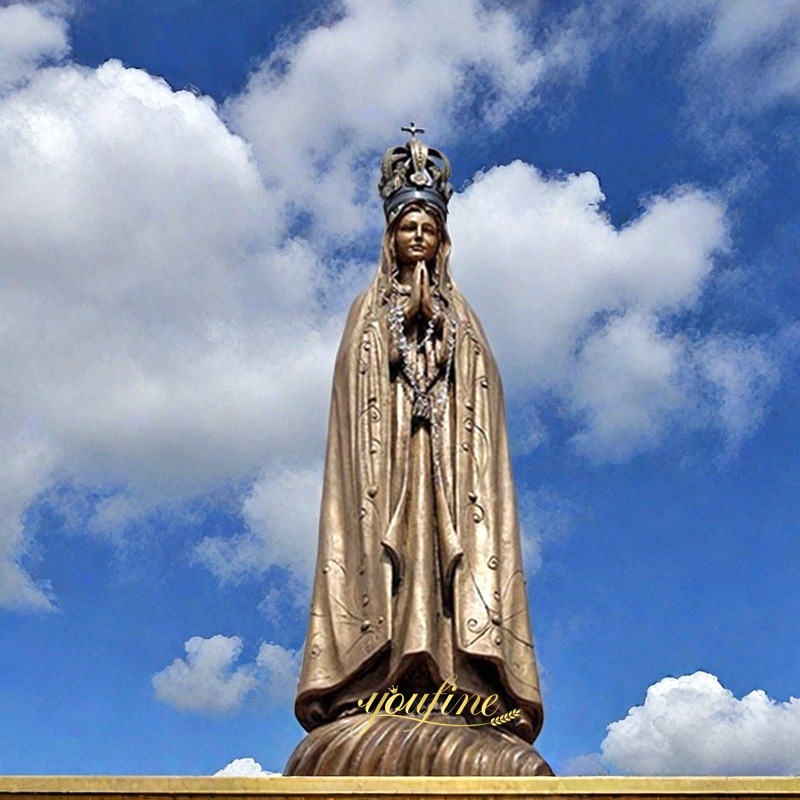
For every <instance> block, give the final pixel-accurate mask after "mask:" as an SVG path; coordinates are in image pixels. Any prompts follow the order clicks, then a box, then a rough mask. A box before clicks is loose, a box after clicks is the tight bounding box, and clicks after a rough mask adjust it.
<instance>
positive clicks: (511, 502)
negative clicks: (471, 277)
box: [287, 124, 552, 775]
mask: <svg viewBox="0 0 800 800" xmlns="http://www.w3.org/2000/svg"><path fill="white" fill-rule="evenodd" d="M408 131H409V133H410V134H411V138H410V139H409V140H408V142H407V143H406V144H405V146H400V147H395V148H391V149H390V150H389V151H387V153H386V155H385V156H384V159H383V162H382V169H381V182H380V189H381V195H382V197H383V199H384V211H385V214H386V228H385V231H384V235H383V241H382V246H381V257H380V261H379V264H378V268H377V271H376V273H375V276H374V278H373V280H372V282H371V284H370V286H369V287H368V288H367V290H366V291H365V292H363V293H362V294H361V295H359V296H358V297H357V298H356V300H355V302H354V303H353V306H352V308H351V310H350V314H349V316H348V319H347V323H346V326H345V330H344V334H343V336H342V341H341V345H340V347H339V352H338V356H337V359H336V366H335V371H334V378H333V397H332V400H331V411H330V419H329V428H328V447H327V457H326V464H325V478H324V484H323V499H322V509H321V517H320V530H319V548H318V561H317V570H316V575H315V583H314V590H313V599H312V605H311V612H310V619H309V627H308V635H307V638H306V646H305V651H304V659H303V666H302V670H301V675H300V682H299V688H298V693H297V699H296V703H295V711H296V714H297V717H298V719H299V720H300V722H301V724H302V725H303V726H304V727H305V728H306V730H308V731H309V732H310V736H309V737H308V739H307V740H306V741H304V743H302V744H301V745H300V749H302V753H301V752H300V749H298V751H297V752H296V753H295V754H294V755H293V756H292V758H291V759H290V761H289V763H288V765H287V772H288V773H290V774H295V773H298V772H299V773H301V774H321V773H322V774H339V775H352V774H376V773H377V774H410V775H415V774H423V775H424V774H432V773H435V774H440V775H498V774H504V775H514V774H517V775H538V774H545V775H547V774H552V772H551V770H550V768H549V767H548V765H547V763H546V762H545V761H544V760H543V759H542V758H541V757H540V756H539V755H538V753H536V751H535V750H534V749H533V748H532V747H531V745H532V743H533V741H534V740H535V738H536V736H537V735H538V733H539V731H540V729H541V727H542V719H543V715H542V702H541V696H540V692H539V678H538V674H537V668H536V659H535V656H534V649H533V640H532V637H531V627H530V619H529V611H528V600H527V590H526V586H525V574H524V571H523V566H522V556H521V552H520V537H519V527H518V520H517V503H516V495H515V488H514V479H513V476H512V473H511V460H510V457H509V449H508V441H507V433H506V422H505V408H504V400H503V391H502V386H501V382H500V375H499V373H498V370H497V365H496V363H495V360H494V357H493V355H492V352H491V350H490V348H489V345H488V342H487V340H486V337H485V335H484V333H483V330H482V328H481V325H480V323H479V321H478V319H477V317H476V316H475V313H474V312H473V311H472V309H471V308H470V306H469V304H468V303H467V301H466V300H465V299H464V297H463V296H462V294H461V293H460V291H459V290H458V288H457V286H456V284H455V282H454V281H453V279H452V276H451V274H450V237H449V234H448V231H447V224H446V211H447V201H448V200H449V198H450V195H451V193H452V187H451V186H450V184H449V183H448V179H449V175H450V165H449V162H447V159H446V158H445V157H444V156H443V155H442V154H441V153H439V151H436V150H432V149H429V148H428V147H427V146H426V145H425V144H423V143H422V142H421V141H420V140H419V139H418V138H417V136H416V134H417V133H419V132H420V130H419V129H417V128H415V127H414V126H413V124H412V126H411V128H410V129H408ZM448 680H451V682H452V684H453V686H455V685H456V684H457V689H458V691H459V692H466V693H468V694H469V695H470V696H472V697H477V698H480V699H481V700H488V701H489V707H491V710H492V711H491V713H492V725H494V726H495V728H494V729H490V728H489V727H487V726H489V723H490V720H489V718H488V716H487V715H486V714H483V716H482V715H481V714H480V713H477V711H476V710H475V709H476V708H477V707H479V706H480V703H478V704H477V705H475V704H472V705H470V706H469V708H463V707H462V708H461V709H459V714H458V715H457V716H451V717H450V718H449V720H447V721H446V724H448V725H449V726H450V727H449V730H448V731H447V736H445V735H444V734H440V733H436V732H435V731H433V730H430V728H431V726H432V723H431V721H427V722H426V724H425V726H424V727H425V730H424V731H421V730H420V729H417V730H416V731H415V732H414V735H411V736H406V737H403V736H401V735H400V734H401V733H402V731H400V729H399V728H398V726H397V725H395V722H394V721H392V720H387V719H386V718H385V717H382V718H381V721H379V722H378V723H377V724H376V725H374V726H371V727H370V728H369V729H368V730H364V731H363V732H361V733H359V734H356V735H358V736H361V737H366V738H365V739H364V740H363V741H361V742H359V743H354V741H353V735H349V734H347V733H346V732H343V726H342V724H341V723H340V720H341V719H343V718H345V719H346V718H348V717H349V716H351V715H358V714H362V713H364V709H363V704H364V702H365V700H366V699H367V698H370V696H371V695H373V693H382V692H386V691H395V692H398V691H399V692H402V693H404V695H405V697H409V696H411V695H415V696H416V697H417V701H415V702H419V701H421V700H424V698H428V700H427V702H428V703H429V704H430V703H431V702H434V700H433V699H432V698H433V695H434V693H436V691H437V689H439V688H440V687H441V686H442V685H443V684H444V683H445V682H446V681H448ZM448 691H450V692H451V693H453V694H454V695H455V692H456V689H455V688H450V689H449V690H448ZM451 699H452V698H451ZM376 702H377V701H376ZM447 702H448V698H447V697H446V696H439V697H438V699H436V701H435V703H436V706H437V707H436V711H437V713H438V712H441V713H442V715H444V714H447V713H449V714H452V710H450V709H447V708H446V705H447ZM388 705H389V703H387V706H388ZM423 705H424V703H423ZM453 706H455V703H453ZM500 723H502V729H500V728H498V725H499V724H500ZM443 724H445V723H443ZM466 726H471V727H466ZM350 727H352V726H350ZM401 740H402V749H403V753H402V756H403V757H402V758H401V757H400V755H401V754H400V753H396V755H397V756H398V757H397V758H395V759H393V760H392V761H386V760H382V761H381V760H379V759H378V758H377V754H373V756H369V749H370V748H373V749H375V748H380V747H384V746H385V745H386V743H387V742H391V744H392V746H393V747H395V748H396V747H398V746H400V741H401ZM445 743H446V750H447V752H448V753H450V755H449V756H448V757H447V758H444V757H443V756H442V755H441V754H439V755H437V756H436V758H434V757H433V756H434V754H433V753H431V752H430V750H431V748H432V747H438V746H444V744H445ZM467 745H469V747H470V752H471V753H472V755H471V757H470V758H468V759H465V758H463V757H462V756H463V754H462V753H461V752H460V749H461V748H463V747H466V746H467ZM513 747H516V748H523V749H524V750H525V752H526V758H517V757H516V756H515V757H508V756H507V754H506V755H503V753H502V750H503V749H504V748H506V749H507V748H512V749H513ZM509 752H510V751H509ZM356 753H357V754H358V755H355V754H356ZM379 763H380V765H382V766H380V768H379Z"/></svg>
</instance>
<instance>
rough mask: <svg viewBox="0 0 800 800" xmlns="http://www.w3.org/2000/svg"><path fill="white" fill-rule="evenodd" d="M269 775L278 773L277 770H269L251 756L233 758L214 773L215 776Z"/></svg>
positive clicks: (254, 776)
mask: <svg viewBox="0 0 800 800" xmlns="http://www.w3.org/2000/svg"><path fill="white" fill-rule="evenodd" d="M270 775H280V773H279V772H270V771H269V770H266V769H264V768H263V767H262V766H261V764H259V763H258V761H256V760H255V759H253V758H235V759H234V760H233V761H231V763H230V764H228V765H227V766H224V767H223V768H222V769H220V770H217V772H215V773H214V776H213V777H215V778H265V777H269V776H270Z"/></svg>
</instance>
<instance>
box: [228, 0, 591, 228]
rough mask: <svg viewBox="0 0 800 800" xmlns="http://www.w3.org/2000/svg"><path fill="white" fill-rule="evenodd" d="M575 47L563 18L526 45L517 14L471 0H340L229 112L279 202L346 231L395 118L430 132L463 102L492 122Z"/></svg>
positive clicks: (571, 56)
mask: <svg viewBox="0 0 800 800" xmlns="http://www.w3.org/2000/svg"><path fill="white" fill-rule="evenodd" d="M582 48H583V45H582V40H581V39H580V38H578V37H573V36H570V33H569V25H568V24H567V23H564V25H562V26H557V25H554V26H553V29H552V30H551V32H550V34H549V36H548V37H547V38H546V39H545V40H544V41H543V42H542V43H541V44H540V45H534V43H533V42H532V41H531V37H530V34H528V33H527V32H526V31H525V29H524V27H523V25H522V24H521V21H520V19H519V18H517V17H516V16H515V15H514V13H512V12H511V11H509V10H506V9H504V8H502V7H499V6H497V5H492V6H489V7H487V6H486V5H484V4H483V3H481V2H479V0H461V2H457V3H453V2H435V3H431V2H424V1H423V0H411V1H410V2H408V1H406V2H398V0H377V1H376V0H347V2H344V3H342V4H341V13H340V14H339V15H338V16H337V17H336V18H335V19H333V20H331V21H330V22H329V23H328V24H326V25H321V26H319V27H316V28H313V29H311V30H308V31H306V32H305V33H304V34H303V35H302V36H300V37H299V38H298V39H297V40H294V41H291V42H289V43H287V44H285V45H283V46H281V47H279V48H278V49H277V50H276V51H275V52H273V53H272V54H271V55H270V56H269V58H267V59H266V60H265V61H264V63H263V64H262V65H261V66H260V67H259V68H258V69H257V70H256V71H255V72H254V74H253V75H252V76H251V78H250V81H249V83H248V86H247V88H246V89H245V91H244V92H242V94H241V95H239V96H238V97H235V98H232V99H231V100H229V101H228V103H227V104H226V114H227V116H228V118H229V119H230V121H231V123H232V125H233V126H234V128H235V129H236V130H238V131H239V132H241V133H242V134H243V135H244V136H245V137H246V138H247V139H248V141H250V142H251V143H252V144H253V148H254V151H255V153H256V156H257V158H258V162H259V165H260V168H261V171H262V173H263V175H264V178H265V180H266V182H267V185H268V186H270V188H271V189H272V190H273V191H274V192H276V196H277V197H280V198H281V204H282V205H284V204H286V206H287V208H288V209H293V210H295V211H297V210H300V211H303V212H304V213H306V214H308V215H311V217H312V218H313V219H314V220H315V221H316V223H317V225H318V226H319V227H320V228H321V229H322V230H323V231H327V232H332V233H336V234H342V233H345V234H352V233H356V232H358V231H359V230H360V229H361V227H362V226H363V225H364V222H365V217H364V214H363V211H364V197H365V196H366V197H368V198H370V200H371V201H372V202H371V203H370V204H369V207H370V208H373V207H375V205H376V203H375V200H374V199H373V198H372V194H373V192H374V190H373V188H372V187H373V185H374V180H375V178H374V171H375V170H374V163H373V162H374V159H375V157H377V156H378V155H379V154H380V152H382V150H383V149H385V147H386V143H387V142H386V136H387V132H391V131H396V130H397V125H398V124H399V122H403V123H406V122H407V121H408V120H409V119H412V118H413V119H417V120H418V121H424V122H425V123H426V124H428V125H429V126H435V131H436V137H437V143H446V142H447V140H448V139H449V138H450V137H452V135H453V134H454V132H455V131H454V128H455V125H456V123H457V122H458V121H459V120H463V119H464V118H465V117H464V115H465V113H466V112H468V113H469V115H470V119H471V123H470V124H473V125H474V124H475V122H474V120H475V115H477V118H478V119H479V120H482V121H483V122H484V123H485V124H486V125H488V126H489V127H490V128H497V127H498V126H500V125H501V124H502V123H503V122H504V121H505V120H506V119H508V117H509V116H510V115H511V114H513V113H514V112H515V111H516V110H518V109H520V108H521V107H523V106H525V105H526V104H528V103H530V102H531V98H532V93H534V92H535V90H536V89H537V88H538V87H539V85H540V84H541V83H542V82H543V81H545V80H546V79H548V78H550V77H552V76H556V75H561V74H562V73H564V72H565V71H567V72H571V71H574V70H576V69H581V68H582V65H583V63H584V61H585V57H584V54H583V49H582ZM301 98H302V100H301ZM366 155H369V156H370V158H369V159H368V160H367V161H365V156H366ZM365 165H368V166H366V168H365ZM366 187H369V193H366V192H365V189H366Z"/></svg>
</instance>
